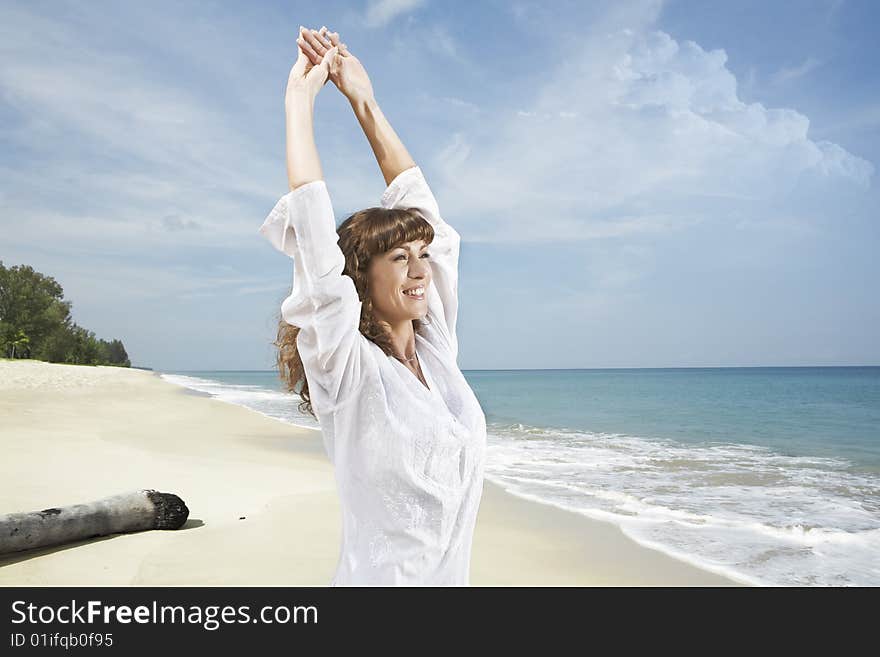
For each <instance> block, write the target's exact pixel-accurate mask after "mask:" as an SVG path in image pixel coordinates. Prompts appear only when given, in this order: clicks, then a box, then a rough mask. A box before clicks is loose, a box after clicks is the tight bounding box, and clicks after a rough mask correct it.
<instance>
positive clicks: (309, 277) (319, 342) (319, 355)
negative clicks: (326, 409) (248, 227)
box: [259, 180, 362, 404]
mask: <svg viewBox="0 0 880 657" xmlns="http://www.w3.org/2000/svg"><path fill="white" fill-rule="evenodd" d="M259 232H260V233H261V234H262V235H263V236H264V237H265V238H266V239H268V240H269V242H270V243H271V244H272V246H274V247H275V248H276V249H277V250H279V251H281V252H282V253H284V254H286V255H287V256H289V257H291V258H293V265H294V271H293V289H292V292H291V294H290V295H289V296H288V297H287V298H286V299H285V300H284V301H283V302H282V304H281V316H282V318H283V319H284V321H286V322H287V323H288V324H292V325H294V326H298V327H299V328H300V332H299V334H298V335H297V341H296V344H297V350H298V352H299V355H300V358H301V359H302V361H303V367H304V368H305V371H306V374H307V376H308V381H309V385H310V386H311V384H312V382H313V381H316V382H317V383H318V384H319V385H320V386H321V387H322V388H323V389H324V391H325V392H326V394H327V396H328V397H329V399H330V400H331V401H332V402H333V403H334V404H335V403H338V402H339V401H340V400H341V399H342V398H343V397H345V395H346V394H347V393H348V392H350V391H352V390H353V389H355V388H356V387H357V383H358V382H359V380H360V378H361V371H360V369H361V348H360V346H361V345H360V338H361V334H360V317H361V305H362V303H361V301H360V299H359V298H358V294H357V289H356V288H355V285H354V281H353V280H352V278H351V277H350V276H348V275H347V274H343V273H342V271H343V269H344V267H345V256H344V255H343V254H342V251H341V250H340V248H339V244H338V239H339V236H338V234H337V233H336V222H335V220H334V217H333V207H332V204H331V202H330V195H329V194H328V193H327V185H326V183H325V182H324V181H323V180H315V181H313V182H310V183H306V184H305V185H301V186H299V187H297V188H296V189H294V190H293V191H291V192H289V193H287V194H285V195H284V196H282V197H281V199H280V200H279V201H278V202H277V203H276V204H275V207H274V208H273V209H272V211H271V212H270V213H269V216H268V217H266V220H265V221H264V222H263V225H262V226H260V229H259Z"/></svg>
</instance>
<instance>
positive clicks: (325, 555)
mask: <svg viewBox="0 0 880 657" xmlns="http://www.w3.org/2000/svg"><path fill="white" fill-rule="evenodd" d="M0 446H2V452H3V458H2V460H0V482H2V485H0V514H4V513H15V512H25V511H37V510H40V509H44V508H48V507H53V506H54V507H57V506H67V505H71V504H80V503H85V502H90V501H94V500H97V499H100V498H102V497H107V496H109V495H114V494H117V493H121V492H125V491H129V490H133V489H139V488H152V489H156V490H159V491H162V492H169V493H175V494H177V495H179V496H180V497H181V498H183V500H184V501H185V502H186V504H187V506H188V507H189V509H190V515H189V520H188V521H187V523H186V524H185V525H184V526H183V527H182V528H181V529H178V530H174V531H160V530H152V531H145V532H138V533H132V534H116V535H112V536H105V537H100V538H93V539H88V540H85V541H79V542H77V543H71V544H66V545H61V546H55V547H48V548H38V549H34V550H29V551H26V552H19V553H12V554H6V555H0V586H53V585H82V586H86V585H149V586H163V585H182V586H188V585H206V586H224V585H228V586H238V585H257V586H264V585H265V586H269V585H271V586H298V585H311V586H326V585H327V584H328V583H329V582H330V580H331V578H332V576H333V572H334V569H335V567H336V562H337V559H338V555H339V542H340V536H341V517H340V508H339V501H338V498H337V495H336V488H335V482H334V478H333V466H332V465H331V464H330V462H329V460H328V459H327V457H326V455H325V453H324V449H323V445H322V442H321V436H320V433H319V432H318V431H316V430H313V429H306V428H299V427H294V426H292V425H289V424H286V423H284V422H281V421H279V420H275V419H272V418H269V417H267V416H264V415H262V414H260V413H257V412H256V411H252V410H250V409H247V408H244V407H241V406H235V405H232V404H229V403H226V402H221V401H219V400H217V399H213V398H209V397H204V396H198V395H194V394H191V393H189V392H188V391H186V390H185V389H184V388H181V387H179V386H176V385H174V384H171V383H168V382H166V381H164V380H163V379H161V378H160V377H159V376H158V375H157V374H156V373H154V372H150V371H146V370H137V369H127V368H116V367H89V366H79V365H61V364H55V363H44V362H40V361H32V360H18V361H11V360H0ZM471 585H472V586H508V585H526V586H538V585H554V586H742V585H744V584H741V583H740V582H737V581H734V580H731V579H729V578H727V577H725V576H723V575H719V574H715V573H712V572H709V571H706V570H703V569H701V568H697V567H695V566H693V565H690V564H688V563H686V562H683V561H680V560H678V559H675V558H673V557H670V556H667V555H665V554H663V553H661V552H658V551H656V550H652V549H649V548H646V547H643V546H641V545H639V544H637V543H636V542H634V541H632V540H631V539H629V538H628V537H627V536H625V535H624V534H623V533H622V532H621V531H620V529H618V528H617V527H616V526H615V525H613V524H611V523H608V522H602V521H599V520H593V519H590V518H587V517H585V516H583V515H581V514H578V513H574V512H571V511H567V510H563V509H558V508H555V507H552V506H548V505H544V504H539V503H536V502H532V501H529V500H525V499H523V498H520V497H517V496H514V495H512V494H510V493H508V492H506V491H504V490H503V489H502V488H500V487H499V486H497V485H495V484H494V483H492V482H490V481H488V480H487V481H486V483H485V488H484V493H483V501H482V504H481V506H480V512H479V516H478V520H477V527H476V531H475V534H474V547H473V557H472V562H471Z"/></svg>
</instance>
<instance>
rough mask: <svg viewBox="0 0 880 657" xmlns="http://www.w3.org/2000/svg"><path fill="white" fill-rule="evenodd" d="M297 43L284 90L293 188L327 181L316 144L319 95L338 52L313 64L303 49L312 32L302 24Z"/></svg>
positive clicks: (288, 166)
mask: <svg viewBox="0 0 880 657" xmlns="http://www.w3.org/2000/svg"><path fill="white" fill-rule="evenodd" d="M299 29H300V35H299V37H298V38H297V40H296V42H297V44H299V48H297V52H298V57H297V59H296V63H295V64H294V65H293V67H292V68H291V69H290V75H289V76H288V78H287V90H286V91H285V93H284V111H285V114H286V116H287V121H286V125H287V180H288V183H289V184H290V189H291V190H294V189H296V188H297V187H300V186H302V185H305V184H306V183H310V182H313V181H315V180H323V178H324V173H323V172H322V171H321V160H320V159H319V158H318V147H317V146H316V145H315V130H314V123H315V121H314V118H315V98H317V96H318V93H319V92H320V91H321V89H322V88H323V86H324V83H326V82H327V78H328V77H329V64H330V62H331V61H332V60H333V55H335V54H336V52H337V48H336V47H335V46H334V47H333V48H332V49H330V50H329V51H328V52H327V55H328V57H325V58H324V59H323V60H322V61H321V62H320V63H317V64H315V63H313V62H312V60H311V59H310V58H309V57H308V56H307V55H306V53H305V52H304V51H303V44H304V43H305V39H304V36H303V35H305V34H311V33H310V32H309V31H308V30H306V29H305V28H304V27H303V26H300V28H299Z"/></svg>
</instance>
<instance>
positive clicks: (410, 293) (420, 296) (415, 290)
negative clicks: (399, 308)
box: [403, 285, 425, 301]
mask: <svg viewBox="0 0 880 657" xmlns="http://www.w3.org/2000/svg"><path fill="white" fill-rule="evenodd" d="M403 296H405V297H409V298H410V299H413V300H414V301H422V300H424V298H425V287H424V286H423V285H419V286H417V287H411V288H409V289H408V290H404V291H403Z"/></svg>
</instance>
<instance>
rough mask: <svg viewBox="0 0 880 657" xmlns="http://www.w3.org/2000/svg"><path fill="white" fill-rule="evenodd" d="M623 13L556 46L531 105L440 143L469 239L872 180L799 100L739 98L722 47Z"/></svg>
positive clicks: (667, 216) (441, 178) (590, 231)
mask: <svg viewBox="0 0 880 657" xmlns="http://www.w3.org/2000/svg"><path fill="white" fill-rule="evenodd" d="M619 18H620V22H618V24H617V25H616V26H614V25H613V21H612V24H609V23H608V22H605V23H600V24H599V25H597V26H594V28H593V29H592V30H587V31H585V32H583V33H582V34H581V35H580V40H579V42H578V48H577V49H571V48H566V47H565V45H564V44H562V46H561V48H560V50H561V51H562V52H566V53H567V54H566V56H565V57H563V58H560V59H557V60H553V62H554V65H553V66H552V67H551V68H550V69H549V70H548V72H547V74H546V75H545V76H544V79H545V83H544V85H543V87H539V88H538V89H536V90H534V91H533V92H532V97H533V98H534V101H533V102H532V103H531V104H530V105H526V106H524V107H520V108H518V109H512V110H510V111H508V112H507V113H506V114H505V113H503V112H502V113H499V114H498V116H497V119H496V120H493V121H491V122H489V124H488V126H487V127H485V128H484V129H482V130H480V131H476V130H472V129H461V130H459V131H458V132H457V133H456V134H455V135H453V137H452V138H451V139H450V141H449V142H448V143H447V144H445V145H443V146H442V147H441V148H440V151H439V153H438V155H437V157H436V160H435V162H436V168H437V180H436V181H435V184H436V185H437V186H438V189H440V190H441V191H439V194H440V195H441V196H442V202H443V204H444V208H445V212H446V213H447V214H449V215H450V216H458V217H463V218H466V217H480V219H479V221H475V222H474V224H473V226H470V225H468V226H466V227H465V230H464V231H463V233H464V234H465V235H466V239H490V238H491V237H490V236H491V235H495V236H497V237H496V239H499V240H530V241H531V240H536V239H537V240H551V241H557V240H590V239H604V238H607V237H616V236H620V235H622V234H629V235H635V234H638V233H649V232H662V231H672V230H681V229H682V228H685V227H687V226H690V225H693V224H694V223H699V222H700V221H703V220H704V219H706V218H711V219H712V220H715V221H724V220H725V217H726V216H734V213H735V211H737V210H741V209H742V208H743V207H745V206H746V205H749V204H751V205H754V204H755V203H764V204H765V205H766V204H773V205H774V207H785V204H786V203H788V202H790V203H792V204H796V203H797V199H796V197H795V196H793V195H792V192H793V191H794V190H795V188H796V187H797V185H798V184H799V183H800V184H802V183H803V182H804V181H805V180H807V179H809V180H810V181H811V183H810V184H811V186H814V187H818V188H820V189H821V187H822V186H823V185H825V184H826V183H827V185H828V193H829V195H831V196H833V195H835V194H838V195H841V194H843V195H846V194H851V193H852V192H858V191H860V190H864V189H866V188H867V187H869V186H870V182H871V179H872V177H873V175H874V165H873V164H871V163H870V162H868V161H866V160H865V159H862V158H860V157H858V156H857V155H853V154H852V153H849V152H848V151H846V150H845V149H843V148H842V147H840V146H839V145H837V144H834V143H832V142H829V141H822V140H819V141H816V140H813V139H811V138H810V137H809V134H808V129H809V119H808V118H807V117H806V116H804V115H803V114H801V113H800V112H798V111H797V110H795V109H791V108H767V107H765V106H764V105H763V104H761V103H758V102H755V103H745V102H743V101H741V100H740V99H739V98H738V96H737V80H736V77H735V76H734V74H733V73H732V72H731V71H730V70H729V69H728V68H727V66H726V63H727V55H726V53H725V52H724V50H721V49H718V50H711V51H706V50H703V49H702V48H701V47H700V46H699V45H698V44H697V43H695V42H693V41H683V42H678V41H677V40H675V39H673V38H672V37H671V36H670V35H668V34H666V33H664V32H662V31H657V30H653V29H650V27H646V28H640V27H639V21H638V20H635V19H636V18H637V16H636V15H635V14H626V13H621V15H620V16H619ZM610 27H614V28H615V29H609V28H610ZM572 114H576V116H572ZM840 185H843V187H839V186H840ZM846 185H849V189H847V188H846ZM791 214H792V216H796V215H797V214H798V210H796V209H793V208H792V209H791ZM615 225H616V226H617V228H616V229H614V228H613V226H615Z"/></svg>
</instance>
